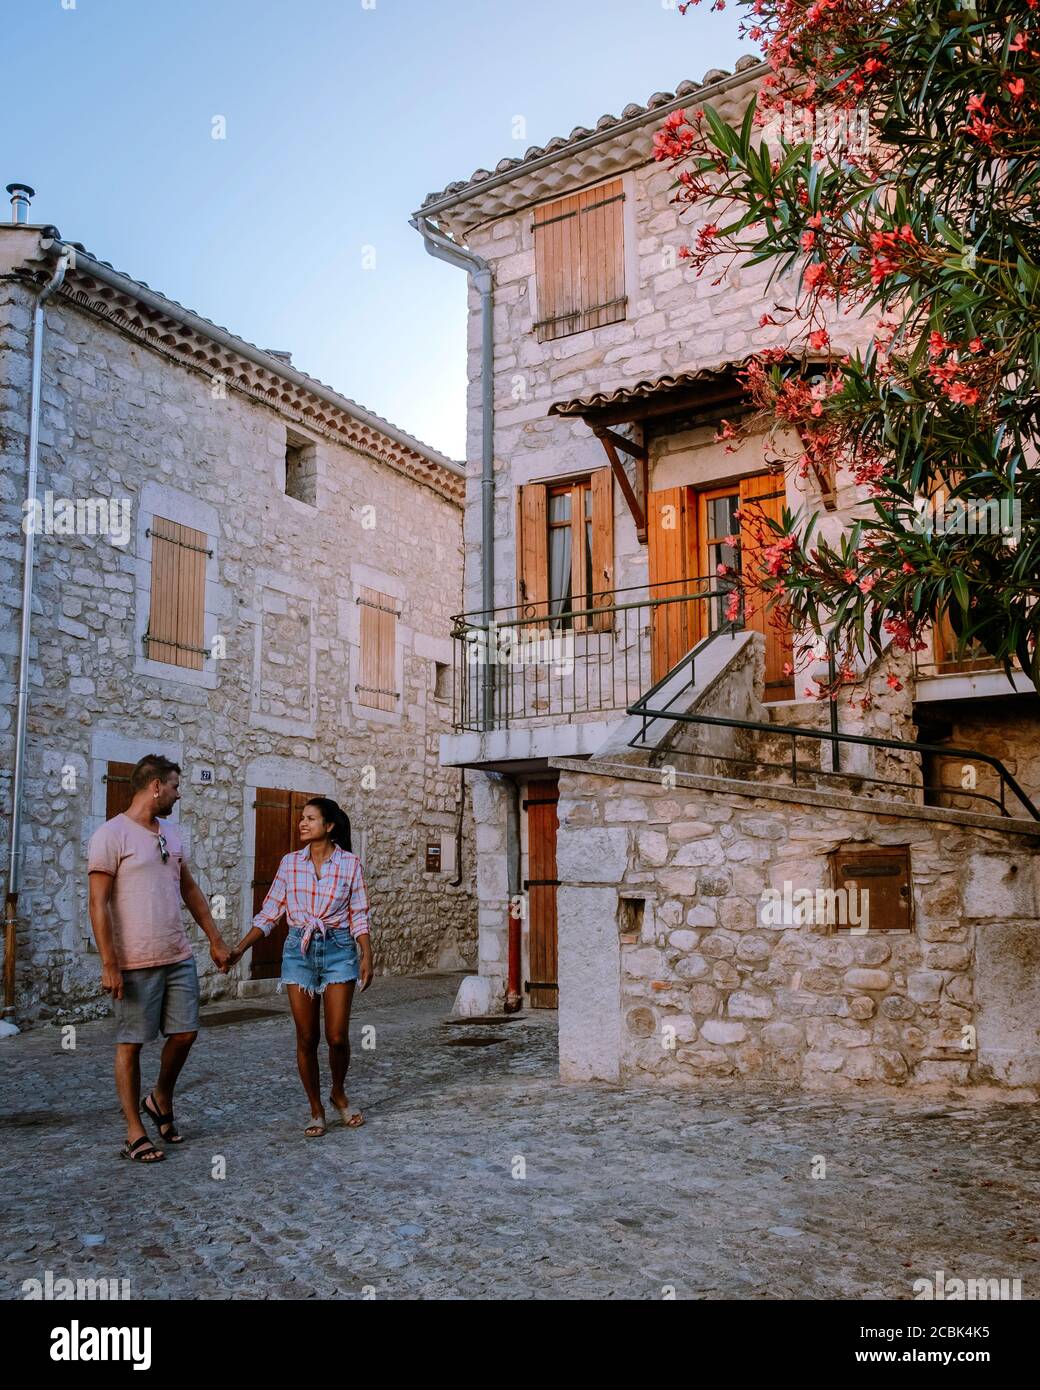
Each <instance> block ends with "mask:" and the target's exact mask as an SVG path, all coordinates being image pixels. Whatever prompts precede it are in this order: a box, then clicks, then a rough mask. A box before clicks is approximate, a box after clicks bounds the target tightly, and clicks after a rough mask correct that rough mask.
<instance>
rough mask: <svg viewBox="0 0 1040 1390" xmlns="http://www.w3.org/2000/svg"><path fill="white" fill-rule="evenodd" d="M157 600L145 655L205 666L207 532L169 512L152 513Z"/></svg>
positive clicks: (153, 597) (153, 590)
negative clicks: (171, 517) (169, 515)
mask: <svg viewBox="0 0 1040 1390" xmlns="http://www.w3.org/2000/svg"><path fill="white" fill-rule="evenodd" d="M146 534H147V535H148V536H150V537H151V541H152V587H151V606H150V608H149V613H148V631H147V632H146V633H145V635H144V643H145V655H146V656H147V657H148V659H149V660H150V661H164V662H166V663H167V664H168V665H170V666H186V667H188V668H189V669H191V670H193V671H201V670H202V665H203V660H204V658H205V657H206V656H208V655H209V652H208V649H207V648H206V647H205V646H204V645H203V642H204V639H205V622H206V560H207V558H208V557H209V556H210V555H212V553H213V552H212V550H210V549H209V547H208V546H207V544H206V540H207V537H206V533H205V532H204V531H196V530H194V529H193V528H192V527H190V526H181V525H179V524H178V523H177V522H175V521H167V520H166V519H165V518H164V517H161V516H156V517H153V518H152V524H151V526H150V527H149V528H148V531H147V532H146Z"/></svg>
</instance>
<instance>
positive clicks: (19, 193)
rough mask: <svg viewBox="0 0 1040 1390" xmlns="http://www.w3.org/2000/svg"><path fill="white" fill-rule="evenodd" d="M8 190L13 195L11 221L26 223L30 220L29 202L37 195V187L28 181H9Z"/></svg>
mask: <svg viewBox="0 0 1040 1390" xmlns="http://www.w3.org/2000/svg"><path fill="white" fill-rule="evenodd" d="M7 191H8V193H10V195H11V221H12V222H20V223H25V222H28V220H29V203H30V201H31V200H32V199H33V198H35V197H36V189H35V188H30V187H29V185H28V184H27V183H9V184H8V185H7Z"/></svg>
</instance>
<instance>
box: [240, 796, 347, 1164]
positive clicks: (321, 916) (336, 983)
mask: <svg viewBox="0 0 1040 1390" xmlns="http://www.w3.org/2000/svg"><path fill="white" fill-rule="evenodd" d="M300 842H301V844H302V846H303V848H302V849H298V850H296V851H295V852H294V853H292V854H287V855H285V856H284V858H283V859H282V862H281V863H280V864H279V866H278V872H277V874H276V875H275V878H274V882H273V883H272V884H271V887H270V888H269V889H268V892H267V897H266V898H265V899H264V903H263V906H262V907H261V909H260V911H259V912H258V913H257V914H256V916H255V917H254V918H253V924H252V927H251V928H250V930H249V931H248V932H247V933H246V935H245V936H244V937H243V938H242V940H241V941H240V942H239V943H238V945H237V946H236V947H235V948H234V950H233V951H232V952H231V965H235V964H237V962H238V961H240V960H241V959H242V956H243V955H244V954H245V953H246V951H248V950H249V949H250V948H251V947H252V946H253V945H254V944H255V943H256V942H257V941H259V940H260V938H261V937H262V936H267V935H268V934H269V932H270V931H271V928H272V927H273V926H274V924H275V923H276V922H277V921H278V920H279V918H280V917H281V916H282V915H283V913H284V915H285V917H286V919H287V920H288V923H289V935H288V937H287V938H286V942H285V946H284V948H283V950H282V980H281V983H282V984H283V985H286V986H287V987H288V991H289V1004H290V1006H291V1008H292V1014H293V1021H294V1022H295V1024H296V1064H297V1066H298V1067H299V1069H300V1079H301V1080H302V1082H303V1089H304V1090H305V1091H306V1092H307V1099H308V1100H309V1101H310V1106H311V1117H312V1118H311V1122H310V1124H309V1125H308V1126H307V1127H306V1129H305V1130H304V1131H303V1132H304V1134H305V1135H306V1136H307V1138H308V1139H318V1138H320V1137H321V1136H322V1135H323V1134H324V1133H325V1129H326V1124H325V1107H324V1106H323V1105H322V1103H321V1087H320V1081H319V1078H318V1041H319V1039H320V1037H321V1001H322V998H324V1000H325V1041H326V1042H327V1043H328V1045H329V1067H330V1068H331V1071H332V1090H331V1094H330V1095H329V1103H330V1104H331V1105H332V1106H333V1108H334V1109H335V1110H338V1111H339V1116H340V1120H341V1121H342V1123H343V1124H345V1125H346V1126H347V1127H348V1128H349V1129H356V1128H357V1127H358V1126H359V1125H362V1124H364V1117H363V1116H362V1114H361V1112H360V1111H359V1110H351V1109H350V1106H349V1104H348V1102H347V1094H346V1091H344V1089H343V1083H344V1080H345V1078H346V1075H347V1067H348V1066H349V1065H350V1041H349V1038H348V1036H347V1032H348V1028H349V1026H350V1004H351V1000H352V999H353V997H354V985H355V983H356V982H357V980H358V978H359V977H360V980H361V988H362V989H363V990H364V989H367V988H368V986H369V984H370V983H371V981H372V943H371V941H370V939H369V931H368V897H367V895H366V893H365V881H364V878H363V877H362V874H361V861H360V860H359V859H358V857H357V855H355V854H351V852H350V821H349V820H348V819H347V817H346V815H345V814H344V812H343V811H342V810H341V809H340V808H339V806H337V805H336V803H335V802H334V801H330V800H329V799H328V797H325V796H315V797H312V798H311V800H310V801H308V802H307V804H306V805H305V806H304V808H303V811H302V813H301V815H300ZM279 987H280V986H279Z"/></svg>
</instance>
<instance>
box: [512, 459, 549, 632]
mask: <svg viewBox="0 0 1040 1390" xmlns="http://www.w3.org/2000/svg"><path fill="white" fill-rule="evenodd" d="M546 495H547V488H546V485H545V483H528V484H527V485H526V486H524V487H521V488H518V489H517V536H516V566H517V576H516V577H517V595H518V604H519V608H520V617H522V618H541V617H546V616H548V613H549V523H548V507H547V501H546ZM527 631H528V634H530V632H533V631H534V628H533V627H532V628H530V629H528V630H527Z"/></svg>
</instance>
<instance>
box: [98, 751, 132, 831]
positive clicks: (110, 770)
mask: <svg viewBox="0 0 1040 1390" xmlns="http://www.w3.org/2000/svg"><path fill="white" fill-rule="evenodd" d="M135 766H136V764H135V763H109V764H108V766H107V768H106V769H105V820H111V819H112V817H113V816H120V815H122V814H123V812H124V811H125V810H126V809H127V808H128V807H129V805H130V803H131V801H133V799H134V794H133V792H132V791H131V790H130V774H131V772H133V770H134V767H135Z"/></svg>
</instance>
